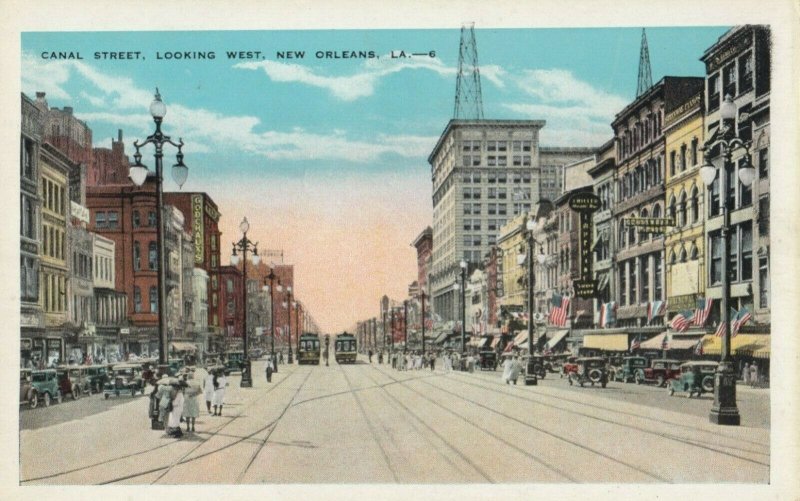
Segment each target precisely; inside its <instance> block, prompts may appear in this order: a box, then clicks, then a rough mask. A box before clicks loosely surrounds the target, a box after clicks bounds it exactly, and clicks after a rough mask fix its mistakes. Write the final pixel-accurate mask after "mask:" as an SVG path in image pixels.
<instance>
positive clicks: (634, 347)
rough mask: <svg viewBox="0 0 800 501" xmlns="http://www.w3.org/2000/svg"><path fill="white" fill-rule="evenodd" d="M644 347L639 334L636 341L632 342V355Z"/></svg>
mask: <svg viewBox="0 0 800 501" xmlns="http://www.w3.org/2000/svg"><path fill="white" fill-rule="evenodd" d="M641 345H642V335H641V334H639V335H638V336H636V337H635V338H634V339H632V340H631V350H630V351H631V353H633V352H634V351H636V350H638V349H639V347H640V346H641Z"/></svg>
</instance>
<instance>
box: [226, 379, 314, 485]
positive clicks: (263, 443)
mask: <svg viewBox="0 0 800 501" xmlns="http://www.w3.org/2000/svg"><path fill="white" fill-rule="evenodd" d="M311 372H312V371H308V373H306V378H305V379H303V382H302V383H300V386H298V387H297V390H295V392H294V395H292V398H291V400H289V403H288V404H286V406H285V407H284V408H283V411H281V413H280V415H278V417H277V418H275V420H274V421H273V423H274V426H273V427H272V429H271V430H269V433H267V436H266V437H264V440H263V441H262V442H261V445H259V446H258V448H257V449H256V450H255V452H253V455H252V456H251V457H250V461H248V462H247V466H246V467H245V468H244V470H242V472H241V473H240V474H239V476H238V477H237V478H236V483H237V484H238V483H239V482H241V480H242V478H243V477H244V476H245V474H246V473H247V471H248V470H249V469H250V467H251V466H252V465H253V462H254V461H255V460H256V457H258V455H259V453H260V452H261V450H262V449H263V448H264V446H265V445H267V442H269V437H271V436H272V434H273V433H274V432H275V430H276V429H277V428H278V423H279V422H280V420H281V419H282V418H283V416H284V415H285V414H286V412H287V411H288V410H289V409H290V408H291V407H293V405H292V403H293V402H294V399H295V398H297V395H298V394H299V393H300V390H301V389H303V386H305V384H306V382H307V381H308V378H310V377H311Z"/></svg>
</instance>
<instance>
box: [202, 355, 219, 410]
mask: <svg viewBox="0 0 800 501" xmlns="http://www.w3.org/2000/svg"><path fill="white" fill-rule="evenodd" d="M215 371H216V369H214V367H209V368H208V375H207V376H206V377H205V379H203V397H205V399H206V410H208V415H209V416H210V415H211V401H212V400H213V399H214V372H215Z"/></svg>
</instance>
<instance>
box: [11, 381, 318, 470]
mask: <svg viewBox="0 0 800 501" xmlns="http://www.w3.org/2000/svg"><path fill="white" fill-rule="evenodd" d="M294 374H295V373H292V374H291V375H294ZM308 374H309V375H310V372H309V373H308ZM307 378H308V376H306V379H307ZM289 379H290V378H289V377H288V376H287V377H286V378H284V379H282V380H281V381H279V382H278V383H276V384H275V385H274V386H271V387H270V388H269V389H267V390H266V391H265V392H264V393H263V394H262V395H261V396H260V397H259V398H257V399H256V400H254V401H252V402H250V403H249V404H248V405H246V406H245V407H242V409H241V410H240V412H239V414H237V415H235V416H232V417H231V419H230V420H229V421H228V422H226V423H222V424H220V425H219V426H218V427H217V428H212V429H211V430H210V431H209V432H208V433H206V434H208V435H209V436H208V438H207V439H206V440H203V441H201V442H199V443H198V444H197V445H196V446H195V447H193V448H192V449H191V450H190V451H189V452H188V453H187V454H185V455H184V456H183V457H186V456H188V454H191V453H192V452H194V451H196V450H197V449H198V448H199V447H201V446H202V445H203V444H205V443H206V442H207V441H208V440H209V439H211V438H213V437H215V436H225V434H223V433H221V432H222V430H224V429H225V428H227V427H229V426H230V425H231V424H233V423H234V422H235V421H236V420H237V419H239V417H240V416H242V415H243V414H244V412H245V411H246V410H248V409H250V408H251V407H253V406H254V405H256V404H258V403H259V402H262V401H263V400H264V399H265V398H266V397H267V396H268V395H269V394H270V393H271V392H273V391H274V390H276V389H277V388H278V387H280V386H281V385H282V384H283V383H284V382H286V381H288V380H289ZM272 424H273V423H272V422H271V423H268V424H267V425H266V426H264V427H263V428H261V429H259V430H257V431H256V432H254V433H252V434H250V435H248V436H245V437H240V438H239V439H238V440H236V441H235V442H232V443H231V444H227V445H225V446H223V447H220V448H218V449H214V450H212V451H209V452H207V453H203V454H201V455H198V456H195V457H193V458H190V459H189V460H184V461H183V462H182V463H176V464H174V465H167V466H161V467H154V468H151V469H149V470H147V471H142V472H138V473H133V474H130V475H125V476H122V477H117V478H113V479H110V480H107V481H105V482H102V483H101V484H100V485H104V484H112V483H115V482H121V481H124V480H130V479H131V478H136V477H140V476H144V475H149V474H151V473H155V472H157V471H161V470H164V469H171V468H174V466H177V465H178V464H184V463H187V462H190V461H195V460H197V459H200V458H203V457H206V456H209V455H211V454H213V453H216V452H219V451H221V450H224V449H227V448H229V447H231V446H233V445H236V444H238V443H241V442H244V441H246V440H249V439H251V438H252V436H254V435H256V434H258V433H261V432H263V431H264V430H266V429H267V428H268V427H270V426H272ZM179 443H180V441H170V442H168V443H166V444H161V445H158V446H156V447H151V448H149V449H145V450H143V451H137V452H134V453H131V454H124V455H121V456H117V457H114V458H110V459H106V460H103V461H101V462H97V463H93V464H90V465H86V466H81V467H78V468H72V469H70V470H64V471H61V472H56V473H52V474H49V475H42V476H39V477H33V478H27V479H24V480H20V484H21V485H22V484H26V483H30V482H37V481H41V480H49V479H53V478H57V477H61V476H64V475H69V474H72V473H78V472H82V471H89V470H91V469H93V468H98V467H102V466H108V465H109V464H110V463H114V462H118V461H123V460H126V459H130V458H134V457H137V456H143V455H146V454H149V453H151V452H153V451H156V450H159V449H164V448H169V447H174V446H175V445H177V444H179ZM159 478H160V477H159Z"/></svg>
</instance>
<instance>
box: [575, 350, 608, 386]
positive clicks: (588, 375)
mask: <svg viewBox="0 0 800 501" xmlns="http://www.w3.org/2000/svg"><path fill="white" fill-rule="evenodd" d="M575 365H576V366H577V370H576V371H575V372H571V373H570V374H569V384H570V386H572V385H573V384H574V383H578V384H579V385H581V387H583V385H584V384H586V383H591V384H592V386H594V385H595V384H599V385H600V386H602V387H603V388H605V387H606V384H608V370H607V368H606V361H605V359H604V358H601V357H584V358H579V359H577V360H576V361H575Z"/></svg>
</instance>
